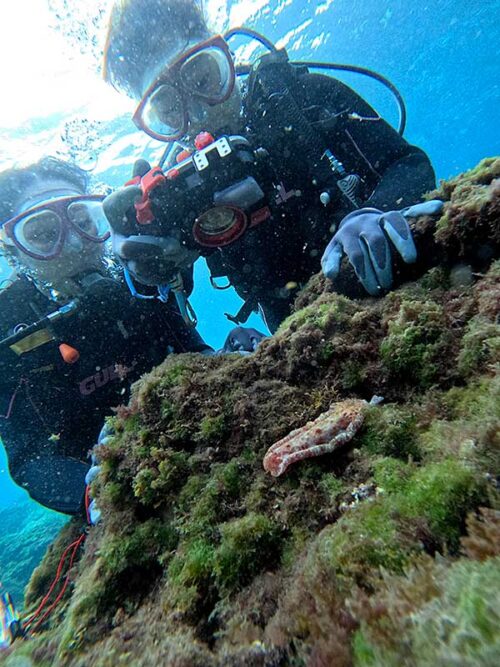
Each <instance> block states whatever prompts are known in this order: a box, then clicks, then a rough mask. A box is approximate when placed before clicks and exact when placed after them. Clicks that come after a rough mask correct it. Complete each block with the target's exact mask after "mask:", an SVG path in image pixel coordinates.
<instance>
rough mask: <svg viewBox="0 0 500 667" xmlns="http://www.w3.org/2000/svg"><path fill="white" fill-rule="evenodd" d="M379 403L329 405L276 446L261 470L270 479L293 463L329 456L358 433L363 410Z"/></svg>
mask: <svg viewBox="0 0 500 667" xmlns="http://www.w3.org/2000/svg"><path fill="white" fill-rule="evenodd" d="M381 401H382V398H381V397H380V396H374V397H373V398H372V400H371V401H370V402H369V403H368V402H367V401H364V400H362V399H359V398H351V399H347V400H345V401H339V402H338V403H332V405H331V406H330V408H329V410H327V411H326V412H323V413H322V414H321V415H320V416H319V417H317V418H316V419H315V420H314V421H311V422H307V424H305V425H304V426H301V427H300V428H297V429H295V430H293V431H292V432H291V433H289V434H288V435H287V436H285V437H284V438H282V439H281V440H278V442H275V443H274V445H272V446H271V447H270V448H269V449H268V450H267V453H266V455H265V456H264V470H266V472H270V473H271V475H273V477H279V476H280V475H282V474H283V473H284V472H285V470H286V469H287V468H288V467H289V466H290V465H292V463H295V462H296V461H302V459H309V458H312V457H313V456H321V455H322V454H331V453H332V452H334V451H335V450H337V449H339V447H341V446H342V445H344V444H345V443H347V442H349V441H350V440H352V438H353V437H354V436H355V435H356V433H357V432H358V431H359V429H360V427H361V425H362V424H363V421H364V419H365V412H366V407H367V406H368V405H376V404H377V403H380V402H381Z"/></svg>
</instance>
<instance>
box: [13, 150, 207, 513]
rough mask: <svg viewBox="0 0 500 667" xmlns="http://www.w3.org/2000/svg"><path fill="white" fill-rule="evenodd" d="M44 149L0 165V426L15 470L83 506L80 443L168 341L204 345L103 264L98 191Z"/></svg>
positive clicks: (66, 503) (171, 310)
mask: <svg viewBox="0 0 500 667" xmlns="http://www.w3.org/2000/svg"><path fill="white" fill-rule="evenodd" d="M87 188H88V177H87V174H86V172H84V171H82V170H81V169H79V168H78V167H77V166H74V165H70V164H68V163H65V162H63V161H61V160H58V159H56V158H52V157H48V158H44V159H42V160H41V161H39V162H38V163H36V164H34V165H32V166H30V167H27V168H24V169H11V170H8V171H4V172H3V173H1V174H0V247H1V252H2V254H3V256H4V257H5V258H6V259H7V261H8V262H9V263H10V265H11V266H13V267H14V269H15V271H16V273H17V276H16V277H14V279H13V280H9V281H6V282H8V283H10V284H9V285H8V286H7V287H5V288H4V289H2V291H1V292H0V336H1V338H2V340H1V341H0V377H1V379H0V435H1V438H2V440H3V443H4V445H5V449H6V451H7V456H8V461H9V470H10V474H11V476H12V479H13V480H14V481H15V482H16V483H17V484H18V485H19V486H21V487H23V488H24V489H26V491H27V492H28V493H29V495H30V496H31V497H32V498H33V499H34V500H36V501H37V502H39V503H40V504H42V505H45V506H46V507H49V508H51V509H53V510H56V511H58V512H63V513H67V514H78V513H80V512H82V511H83V509H84V495H85V476H86V473H87V471H88V470H89V466H90V462H88V452H89V450H90V449H91V448H92V446H93V445H94V444H95V443H96V441H97V437H98V433H99V430H100V429H101V426H102V423H103V421H104V419H105V417H106V416H108V415H109V414H110V412H111V408H112V407H113V406H117V405H119V404H123V403H126V402H127V398H128V395H129V386H130V384H131V382H134V381H135V380H137V379H138V378H139V377H140V376H141V375H142V374H143V373H145V372H147V371H149V370H151V369H152V368H153V366H155V365H157V364H159V363H161V362H162V361H163V360H164V359H165V357H166V356H167V354H169V353H171V352H176V353H180V352H206V351H211V349H210V348H209V347H208V346H207V345H205V343H204V342H203V340H202V339H201V337H200V336H199V335H198V333H197V332H196V331H195V330H194V329H193V328H192V327H190V326H188V325H187V324H186V322H185V321H184V320H183V318H182V317H181V315H180V313H179V310H178V307H177V303H176V299H175V298H174V296H173V295H172V294H170V295H168V296H165V299H164V301H165V303H163V304H162V307H159V308H157V307H156V306H155V303H154V299H144V300H138V299H134V298H133V297H132V296H131V295H130V293H129V290H128V288H127V286H126V285H125V284H124V282H123V280H122V279H121V276H120V277H118V276H115V275H113V271H112V269H110V262H108V264H106V261H105V260H106V257H105V253H106V250H105V241H106V240H107V239H108V237H109V230H108V225H107V221H106V218H105V216H104V214H103V211H102V199H103V197H102V196H101V195H93V194H87Z"/></svg>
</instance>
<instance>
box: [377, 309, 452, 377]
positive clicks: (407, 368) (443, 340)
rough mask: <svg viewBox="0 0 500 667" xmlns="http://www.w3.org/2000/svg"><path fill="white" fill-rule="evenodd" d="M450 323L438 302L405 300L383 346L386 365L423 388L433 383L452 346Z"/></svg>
mask: <svg viewBox="0 0 500 667" xmlns="http://www.w3.org/2000/svg"><path fill="white" fill-rule="evenodd" d="M447 324H448V323H447V321H446V317H445V313H444V309H443V307H442V306H440V305H438V304H437V303H434V302H432V301H406V300H403V302H402V303H401V306H400V308H399V312H398V313H397V315H396V317H395V318H394V319H392V320H391V321H390V322H389V325H388V336H387V337H386V338H385V339H384V340H383V341H382V344H381V346H380V356H381V358H382V360H383V362H384V364H385V366H386V367H387V368H388V369H389V370H390V371H391V373H392V374H393V375H395V374H397V375H398V376H399V377H400V378H406V379H407V381H411V382H413V383H416V384H417V385H419V386H421V387H424V388H425V387H429V386H431V384H432V383H433V381H434V380H435V379H436V377H437V376H438V372H439V366H440V362H441V359H442V357H443V356H444V355H446V353H447V350H448V348H449V344H450V334H449V330H448V326H447Z"/></svg>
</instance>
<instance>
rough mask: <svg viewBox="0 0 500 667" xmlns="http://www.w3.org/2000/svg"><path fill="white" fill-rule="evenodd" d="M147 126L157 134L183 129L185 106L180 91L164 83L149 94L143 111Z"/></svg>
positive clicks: (168, 133)
mask: <svg viewBox="0 0 500 667" xmlns="http://www.w3.org/2000/svg"><path fill="white" fill-rule="evenodd" d="M142 120H143V122H144V124H145V125H146V127H148V128H149V129H150V130H153V132H156V133H157V134H164V135H167V136H168V135H174V134H176V133H177V132H179V131H180V130H181V129H182V126H183V123H184V106H183V102H182V98H181V96H180V94H179V91H178V90H177V89H176V88H175V87H174V86H172V85H170V84H168V83H164V84H162V85H161V86H158V88H156V89H155V90H154V91H153V93H152V95H150V96H149V98H148V100H147V102H146V104H145V106H144V110H143V113H142Z"/></svg>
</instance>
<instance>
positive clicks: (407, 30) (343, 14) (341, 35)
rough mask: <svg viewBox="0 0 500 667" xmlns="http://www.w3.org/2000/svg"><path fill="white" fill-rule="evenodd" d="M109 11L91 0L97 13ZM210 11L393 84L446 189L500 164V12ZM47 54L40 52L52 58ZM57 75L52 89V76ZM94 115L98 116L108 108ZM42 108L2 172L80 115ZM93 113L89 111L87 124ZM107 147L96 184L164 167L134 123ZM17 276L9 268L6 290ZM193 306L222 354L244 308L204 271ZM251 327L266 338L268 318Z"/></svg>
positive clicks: (361, 7)
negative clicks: (143, 160) (489, 162)
mask: <svg viewBox="0 0 500 667" xmlns="http://www.w3.org/2000/svg"><path fill="white" fill-rule="evenodd" d="M30 1H31V0H30ZM32 2H33V4H34V5H35V4H36V5H42V4H45V5H47V4H48V5H49V6H51V7H52V8H53V7H54V6H55V7H57V6H58V4H59V5H61V4H64V5H66V6H68V3H64V2H61V3H57V2H55V1H54V0H52V2H49V0H32ZM83 4H84V5H85V4H87V3H83ZM106 4H109V3H102V2H101V3H97V2H92V1H91V0H88V6H89V8H90V9H89V11H90V12H91V11H92V8H93V7H98V6H102V5H106ZM73 6H75V5H73ZM205 8H206V11H207V13H209V15H211V16H212V17H213V18H214V20H215V21H216V23H217V25H218V27H219V28H220V29H226V28H228V27H230V26H234V25H237V24H241V23H244V24H246V25H248V26H250V27H252V28H254V29H256V30H259V31H261V32H263V33H265V34H266V35H267V36H268V37H269V38H270V39H272V40H274V41H275V42H278V44H279V45H282V46H286V48H287V49H288V51H289V53H290V55H291V57H292V58H293V59H294V60H301V59H304V60H307V59H314V60H323V61H334V62H341V63H352V64H357V65H362V66H365V67H370V68H373V69H375V70H377V71H379V72H380V73H382V74H383V75H385V76H386V77H388V78H389V79H391V80H392V81H393V83H394V84H395V85H396V86H397V87H398V88H399V90H400V91H401V93H402V94H403V96H404V98H405V100H406V104H407V110H408V124H407V130H406V133H405V136H406V138H407V139H408V140H409V141H410V142H412V143H415V144H417V145H419V146H421V147H422V148H424V149H425V150H426V151H427V152H428V154H429V155H430V157H431V159H432V161H433V163H434V166H435V169H436V173H437V176H438V178H446V177H448V176H450V175H453V174H456V173H458V172H460V171H463V170H465V169H468V168H470V167H472V166H474V165H475V164H476V163H477V162H478V161H479V160H480V159H481V158H483V157H485V156H488V155H493V154H498V153H499V152H500V134H499V132H498V128H499V121H500V111H499V110H500V87H499V67H498V56H497V49H498V43H499V38H500V22H499V20H498V17H499V10H500V0H483V1H480V0H426V1H422V2H420V3H413V2H409V1H408V0H324V1H323V2H321V1H320V2H319V3H318V2H314V1H311V0H277V1H272V2H270V1H268V0H254V1H253V2H251V1H249V0H238V1H234V2H231V1H229V0H226V1H221V2H215V1H214V2H210V1H208V2H206V3H205ZM212 10H214V11H212ZM0 11H1V12H4V11H6V10H5V9H4V8H2V10H0ZM75 11H76V7H75ZM66 27H67V26H66ZM9 30H14V32H16V31H18V33H19V35H20V36H21V37H22V34H23V24H22V23H19V25H14V26H10V25H9ZM63 32H64V30H63ZM69 32H71V31H70V30H69ZM44 44H45V43H44V42H41V43H40V44H39V45H38V47H37V48H41V49H44V48H48V47H46V46H44ZM238 44H239V45H241V42H236V45H238ZM46 74H47V77H48V84H47V85H49V83H50V81H49V80H50V72H47V73H46ZM1 76H2V75H0V77H1ZM96 76H97V75H96ZM337 76H339V78H341V79H342V80H344V81H345V82H346V83H348V84H349V85H351V86H352V87H354V88H355V89H356V90H358V91H359V92H360V93H361V94H362V95H363V96H365V97H366V98H367V99H368V101H369V102H370V103H371V104H372V105H373V106H374V107H375V108H376V109H377V110H378V111H379V112H380V113H381V114H382V115H384V116H385V117H386V118H388V120H389V121H390V122H392V123H393V124H396V123H397V111H396V106H395V104H394V101H393V99H392V98H391V96H390V94H389V93H388V92H387V91H386V90H385V89H384V88H382V87H381V86H380V85H379V84H377V83H375V82H373V81H371V80H369V79H366V78H363V77H360V76H357V75H347V74H346V75H342V76H340V75H337ZM0 83H1V78H0ZM28 83H29V82H28ZM2 87H3V86H2ZM93 103H94V104H93V106H94V108H95V106H96V100H93ZM10 104H12V105H15V104H16V100H15V99H11V101H10ZM36 106H37V105H36V104H34V105H33V113H32V116H31V117H30V118H29V119H28V120H26V121H25V122H23V124H22V125H19V126H12V125H8V126H5V127H2V126H1V123H0V144H1V147H2V153H1V155H0V169H2V168H4V167H5V166H7V162H6V158H5V154H6V151H7V150H8V147H9V146H15V153H16V157H17V156H21V157H22V161H23V162H24V163H28V162H29V161H30V159H31V161H33V160H36V159H38V157H40V154H39V149H40V147H46V148H47V150H48V149H50V150H52V146H56V145H57V140H58V138H59V137H60V134H61V127H62V125H63V123H64V122H65V121H67V120H68V119H69V117H68V115H67V114H66V113H65V112H62V111H61V112H57V113H53V114H51V115H48V116H38V115H37V113H36ZM97 106H98V105H97ZM76 111H78V110H76ZM86 111H87V109H86V108H82V109H81V113H82V114H84V115H85V113H86ZM72 113H75V110H74V109H73V110H72ZM100 135H101V136H100V138H101V141H100V146H101V148H100V151H99V157H98V161H97V166H96V169H95V171H94V175H95V177H96V178H97V179H98V180H100V181H102V182H105V183H107V184H109V185H111V186H113V187H117V186H119V185H121V184H122V183H123V182H124V181H126V180H127V179H128V178H129V177H130V166H131V164H132V163H133V161H134V160H135V159H136V158H137V157H141V156H143V155H144V154H145V155H147V156H149V157H151V158H152V159H153V158H157V157H158V156H159V155H160V154H161V152H162V150H163V147H162V146H161V145H159V144H157V143H155V142H153V141H150V140H147V139H146V138H145V137H144V136H142V135H140V134H139V133H137V132H136V130H135V128H134V126H133V125H132V123H131V121H130V117H129V116H128V115H119V116H116V117H113V118H111V119H109V118H107V119H106V120H105V121H103V122H101V124H100ZM23 147H24V148H23ZM33 147H36V148H37V150H38V153H37V152H36V150H34V148H33ZM31 155H33V157H32V158H31ZM21 157H20V159H21ZM8 273H9V270H8V268H7V267H6V266H5V265H3V264H2V263H1V262H0V280H1V279H3V278H4V277H6V276H7V275H8ZM192 303H193V306H194V308H195V310H196V311H197V314H198V319H199V330H200V333H201V334H202V335H203V336H204V338H205V339H206V340H207V342H208V343H210V344H211V345H213V346H215V347H220V346H221V345H222V343H223V340H224V338H225V336H226V334H227V332H228V331H229V329H230V328H231V326H232V325H231V324H230V323H229V322H228V321H227V320H226V319H225V318H224V315H223V313H224V312H232V313H234V312H236V311H237V310H238V308H239V306H240V304H241V302H240V300H239V299H238V297H237V296H236V295H235V294H234V293H231V292H215V291H214V290H213V289H212V288H211V287H210V285H209V283H208V278H207V272H206V269H205V268H204V266H203V263H199V265H198V266H197V267H196V288H195V293H194V295H193V297H192ZM249 324H250V325H253V326H256V327H257V328H261V329H262V328H263V324H262V322H261V321H260V319H259V318H257V317H256V316H255V317H252V319H251V321H250V322H249ZM90 444H91V443H89V445H90ZM1 449H2V448H0V450H1ZM22 495H25V494H24V492H22V491H20V490H19V489H18V488H17V487H15V486H14V485H13V484H12V482H11V480H10V478H9V475H8V471H7V468H6V462H5V459H4V453H3V451H0V507H2V506H7V505H9V504H12V503H13V502H18V501H19V500H20V498H21V497H22Z"/></svg>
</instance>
